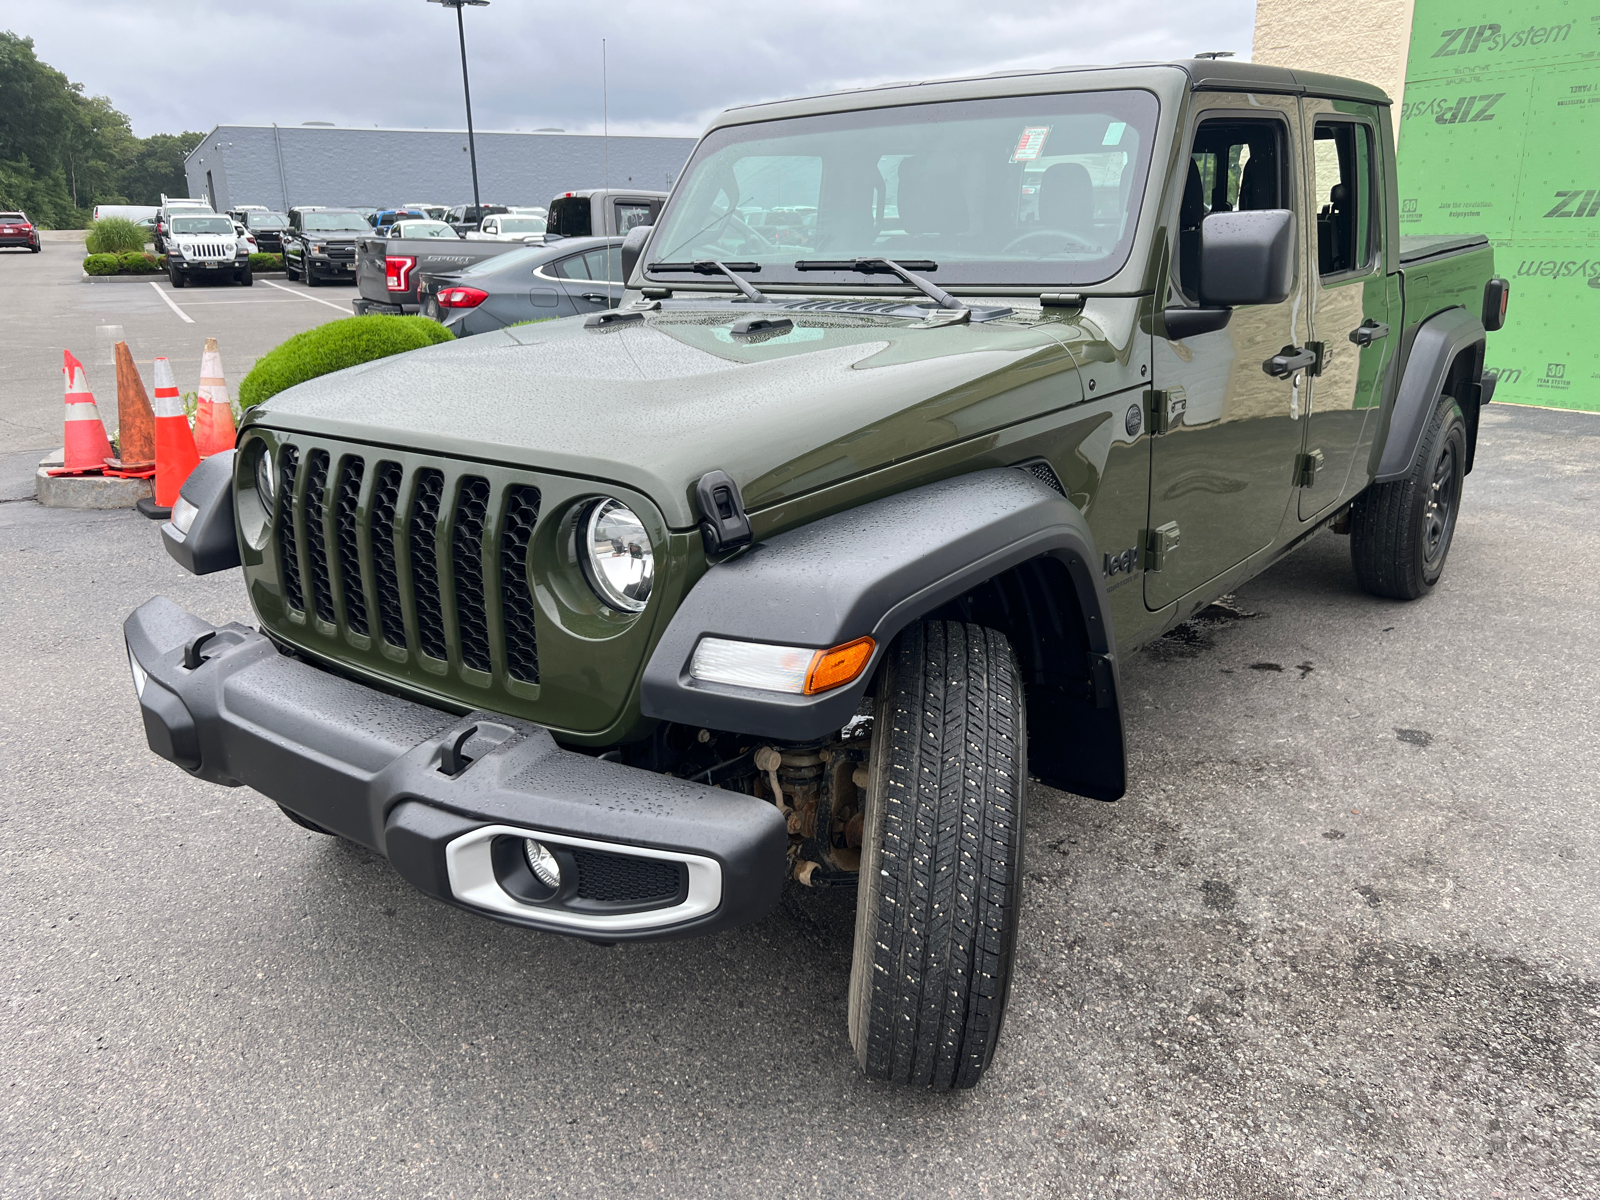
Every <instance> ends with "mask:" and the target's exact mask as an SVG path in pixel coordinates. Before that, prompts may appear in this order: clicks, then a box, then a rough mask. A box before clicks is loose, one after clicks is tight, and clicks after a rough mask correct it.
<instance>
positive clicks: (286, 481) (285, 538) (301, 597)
mask: <svg viewBox="0 0 1600 1200" xmlns="http://www.w3.org/2000/svg"><path fill="white" fill-rule="evenodd" d="M278 474H279V476H280V477H281V479H282V483H281V485H280V486H279V488H278V491H279V493H280V494H281V495H282V496H283V503H282V506H281V507H280V508H279V510H278V512H279V516H278V561H279V562H281V563H282V564H283V598H284V602H285V603H287V604H288V606H289V607H290V608H292V609H294V611H295V612H304V611H305V609H306V598H305V593H304V592H303V591H302V590H301V587H300V539H299V538H297V537H295V533H294V516H293V511H292V508H293V504H294V485H295V480H296V479H298V478H299V476H300V451H299V450H297V449H295V447H293V446H285V447H284V448H283V450H282V451H281V452H280V454H279V455H278Z"/></svg>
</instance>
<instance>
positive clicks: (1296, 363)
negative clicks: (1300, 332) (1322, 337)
mask: <svg viewBox="0 0 1600 1200" xmlns="http://www.w3.org/2000/svg"><path fill="white" fill-rule="evenodd" d="M1316 365H1317V352H1316V351H1315V350H1310V349H1306V348H1304V347H1301V346H1285V347H1284V348H1283V349H1282V350H1280V351H1278V352H1277V353H1276V354H1274V355H1273V356H1272V357H1271V358H1269V359H1266V360H1265V361H1263V362H1262V364H1261V369H1262V370H1263V371H1265V372H1266V373H1267V374H1268V375H1271V376H1272V377H1273V378H1274V379H1287V378H1288V377H1289V376H1291V375H1293V374H1294V373H1295V372H1296V371H1304V370H1306V369H1307V368H1308V367H1314V366H1316Z"/></svg>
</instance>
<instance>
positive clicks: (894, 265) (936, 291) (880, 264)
mask: <svg viewBox="0 0 1600 1200" xmlns="http://www.w3.org/2000/svg"><path fill="white" fill-rule="evenodd" d="M913 267H914V268H916V269H917V270H918V271H937V270H938V269H939V264H938V263H936V262H929V261H928V260H926V259H917V260H915V261H910V262H903V263H898V262H895V261H893V260H892V259H887V258H850V259H843V260H838V261H834V260H819V259H814V258H802V259H801V260H800V261H799V262H797V263H795V265H794V269H795V270H796V271H854V272H855V273H856V274H857V275H897V276H899V277H900V278H901V279H903V280H904V281H905V282H906V283H909V284H910V285H911V286H912V287H914V288H916V289H917V290H918V291H919V292H921V293H922V294H923V295H924V296H926V297H927V298H928V299H929V300H932V301H933V302H934V303H935V304H937V305H938V306H939V307H940V308H948V309H951V310H952V311H957V312H959V311H961V310H963V309H965V308H966V307H967V306H966V305H965V304H963V303H962V302H961V301H959V300H957V299H956V298H955V297H954V296H952V295H951V294H950V293H949V292H947V291H945V290H944V289H943V288H942V287H938V286H936V285H934V284H932V283H929V282H928V281H927V280H926V279H924V278H922V276H920V275H913V274H912V273H911V268H913Z"/></svg>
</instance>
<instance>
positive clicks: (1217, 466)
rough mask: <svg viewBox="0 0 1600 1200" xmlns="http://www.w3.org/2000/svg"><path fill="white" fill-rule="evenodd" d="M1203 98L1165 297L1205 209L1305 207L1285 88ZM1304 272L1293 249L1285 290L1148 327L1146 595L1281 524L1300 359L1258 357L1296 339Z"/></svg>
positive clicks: (1202, 572) (1219, 566)
mask: <svg viewBox="0 0 1600 1200" xmlns="http://www.w3.org/2000/svg"><path fill="white" fill-rule="evenodd" d="M1206 100H1207V102H1208V107H1207V108H1206V109H1205V110H1203V111H1201V112H1200V113H1199V114H1198V115H1197V117H1196V118H1195V120H1196V123H1195V125H1194V126H1193V129H1192V133H1191V138H1190V150H1191V153H1190V157H1189V162H1188V165H1187V175H1188V178H1187V183H1186V185H1185V187H1184V191H1183V196H1182V203H1181V205H1180V209H1179V212H1178V213H1177V214H1176V217H1175V220H1172V221H1169V228H1175V229H1176V230H1177V233H1176V237H1175V244H1176V251H1177V252H1176V254H1175V256H1174V260H1175V263H1176V269H1175V270H1174V271H1173V278H1172V281H1171V284H1170V289H1171V290H1170V293H1169V296H1168V300H1167V303H1168V305H1169V306H1181V305H1184V304H1186V303H1187V304H1191V305H1192V304H1195V303H1197V302H1198V299H1199V291H1198V287H1199V267H1200V262H1199V248H1200V224H1201V222H1202V221H1203V220H1204V219H1205V217H1206V216H1207V215H1209V214H1210V213H1213V212H1231V211H1238V210H1244V209H1268V208H1288V209H1291V210H1294V211H1296V212H1303V211H1304V207H1303V205H1301V204H1299V203H1297V202H1296V195H1297V192H1298V190H1299V179H1300V156H1299V153H1298V151H1297V148H1296V136H1295V134H1296V130H1297V128H1298V126H1299V120H1298V117H1299V114H1298V111H1297V109H1296V101H1295V100H1294V99H1292V98H1289V97H1279V96H1254V95H1252V96H1244V95H1238V96H1230V95H1227V94H1218V95H1216V96H1214V97H1213V96H1211V95H1207V96H1206ZM1304 240H1305V239H1304V238H1303V237H1302V242H1303V241H1304ZM1305 276H1306V271H1305V264H1304V263H1303V262H1302V264H1301V269H1300V270H1299V271H1298V272H1297V274H1296V285H1295V291H1294V292H1293V293H1291V295H1290V297H1289V298H1288V299H1287V300H1285V301H1284V302H1283V303H1282V304H1263V305H1256V306H1246V307H1240V308H1236V309H1234V310H1233V315H1232V317H1231V318H1230V319H1229V322H1228V325H1227V327H1226V328H1224V329H1219V330H1216V331H1214V332H1211V333H1203V334H1197V335H1195V336H1192V337H1188V338H1184V339H1182V340H1173V339H1169V338H1166V337H1163V336H1161V335H1160V334H1159V333H1158V334H1157V336H1156V337H1155V339H1154V347H1153V359H1154V375H1155V387H1156V388H1157V389H1158V391H1157V392H1156V393H1155V396H1156V398H1157V401H1158V403H1159V405H1160V408H1161V411H1159V412H1157V413H1155V414H1154V418H1155V425H1154V427H1155V429H1156V430H1158V432H1157V433H1156V434H1155V436H1153V437H1152V438H1151V439H1150V442H1151V467H1150V529H1149V532H1148V533H1147V535H1146V573H1145V577H1144V580H1145V582H1144V596H1145V605H1146V607H1148V608H1150V609H1158V608H1161V607H1163V606H1164V605H1167V604H1170V603H1172V602H1173V601H1174V600H1177V599H1178V598H1180V597H1181V596H1183V595H1185V594H1187V593H1189V592H1191V591H1193V590H1194V589H1196V588H1199V587H1202V586H1204V585H1205V584H1206V583H1207V582H1208V581H1210V580H1211V579H1214V578H1215V577H1216V576H1218V575H1220V574H1222V573H1223V572H1224V571H1227V570H1228V569H1229V568H1230V567H1233V566H1236V565H1237V564H1239V563H1241V562H1243V561H1244V560H1245V559H1246V558H1248V557H1250V555H1252V554H1254V553H1255V552H1256V551H1258V550H1261V549H1263V548H1265V547H1266V546H1267V545H1269V544H1270V543H1271V542H1272V540H1273V538H1274V537H1275V536H1276V534H1277V533H1278V530H1279V528H1280V527H1281V526H1282V524H1283V521H1284V515H1285V513H1286V512H1287V510H1288V508H1289V501H1290V496H1291V495H1292V493H1293V490H1294V470H1295V463H1296V457H1297V455H1298V453H1299V451H1300V449H1301V445H1302V442H1303V431H1302V423H1301V421H1300V416H1301V410H1302V406H1303V404H1304V397H1303V392H1304V391H1305V381H1304V377H1303V375H1302V374H1301V373H1298V372H1297V373H1295V374H1294V375H1291V376H1290V377H1288V378H1274V377H1273V376H1271V375H1268V374H1267V373H1266V372H1265V371H1264V370H1263V369H1262V363H1263V362H1264V361H1265V360H1266V359H1269V358H1271V357H1272V356H1273V355H1276V354H1278V353H1279V352H1280V351H1282V350H1283V349H1284V348H1285V347H1291V346H1292V347H1301V346H1303V345H1304V342H1305V339H1306V337H1307V336H1308V333H1307V330H1308V325H1307V322H1306V312H1305V303H1304V288H1305ZM1163 427H1164V431H1162V430H1163Z"/></svg>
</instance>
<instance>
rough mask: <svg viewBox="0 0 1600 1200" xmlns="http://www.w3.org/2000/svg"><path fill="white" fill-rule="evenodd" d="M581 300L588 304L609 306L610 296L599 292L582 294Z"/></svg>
mask: <svg viewBox="0 0 1600 1200" xmlns="http://www.w3.org/2000/svg"><path fill="white" fill-rule="evenodd" d="M583 298H584V299H585V300H587V301H588V302H589V303H590V304H609V303H610V302H611V297H610V296H606V295H603V294H602V293H600V292H584V293H583Z"/></svg>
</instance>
